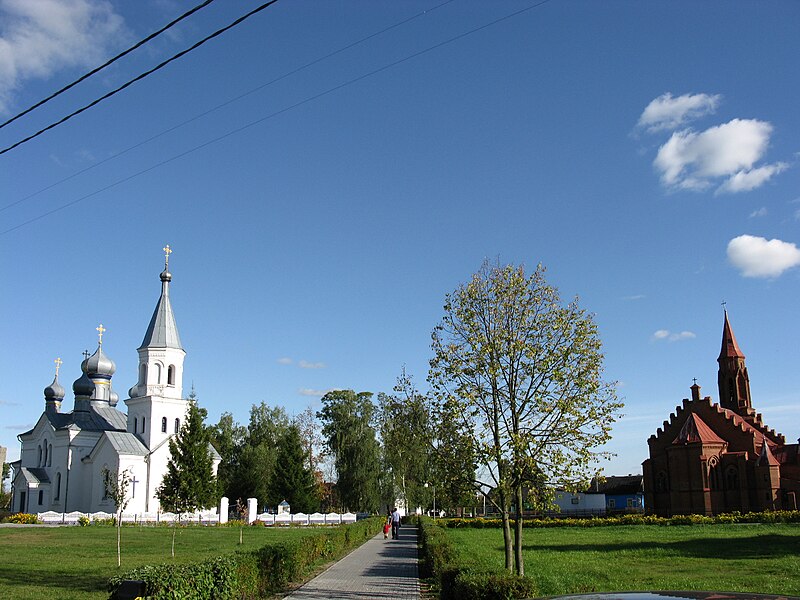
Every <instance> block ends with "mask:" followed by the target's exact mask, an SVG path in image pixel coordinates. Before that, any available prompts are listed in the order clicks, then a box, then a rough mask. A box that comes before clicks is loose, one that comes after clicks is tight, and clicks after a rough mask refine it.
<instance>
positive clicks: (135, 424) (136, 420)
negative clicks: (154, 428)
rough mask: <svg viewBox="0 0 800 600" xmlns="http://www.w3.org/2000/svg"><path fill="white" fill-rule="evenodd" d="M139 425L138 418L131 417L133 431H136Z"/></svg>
mask: <svg viewBox="0 0 800 600" xmlns="http://www.w3.org/2000/svg"><path fill="white" fill-rule="evenodd" d="M138 426H139V420H138V419H137V418H136V417H133V433H136V429H137V428H138Z"/></svg>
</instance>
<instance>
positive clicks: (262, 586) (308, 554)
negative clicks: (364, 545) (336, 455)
mask: <svg viewBox="0 0 800 600" xmlns="http://www.w3.org/2000/svg"><path fill="white" fill-rule="evenodd" d="M382 524H383V517H376V518H371V519H365V520H363V521H359V522H358V523H355V524H353V525H345V526H341V527H336V528H333V529H322V528H320V529H319V530H318V533H317V534H316V535H313V536H308V537H304V538H301V539H296V540H286V541H284V542H281V543H279V544H275V545H272V546H264V547H263V548H259V549H258V550H253V551H246V552H234V553H232V554H229V555H225V556H220V557H218V558H215V559H213V560H208V561H204V562H200V563H194V564H188V565H175V564H167V565H159V566H144V567H139V568H137V569H133V570H132V571H128V572H127V573H124V574H123V575H121V576H119V577H114V578H113V579H111V580H110V581H109V584H108V590H109V592H110V593H111V598H116V594H117V590H118V589H119V586H120V585H121V583H122V581H124V580H127V579H135V580H141V581H144V582H145V587H146V595H147V597H148V599H152V600H161V599H174V598H197V599H203V600H204V599H206V598H208V599H217V598H219V599H220V600H226V599H228V598H237V599H251V598H261V597H264V596H268V595H270V594H272V593H274V592H276V591H279V590H281V589H282V588H284V587H285V586H286V584H287V583H289V582H291V581H297V580H298V579H300V578H301V577H302V576H303V575H304V574H305V573H306V572H307V571H308V569H309V567H310V566H311V565H313V564H314V563H315V562H316V561H318V560H320V559H331V558H334V557H335V556H337V555H339V554H341V553H343V552H344V551H345V550H348V549H350V548H352V547H353V546H356V545H358V544H360V543H361V542H363V541H365V540H367V539H369V538H371V537H372V536H373V535H375V534H376V533H377V532H378V530H379V527H380V526H381V525H382Z"/></svg>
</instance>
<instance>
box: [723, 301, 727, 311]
mask: <svg viewBox="0 0 800 600" xmlns="http://www.w3.org/2000/svg"><path fill="white" fill-rule="evenodd" d="M722 310H728V303H727V302H725V300H723V301H722Z"/></svg>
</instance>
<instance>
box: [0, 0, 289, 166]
mask: <svg viewBox="0 0 800 600" xmlns="http://www.w3.org/2000/svg"><path fill="white" fill-rule="evenodd" d="M277 1H278V0H270V1H269V2H265V3H264V4H262V5H261V6H258V7H256V8H254V9H253V10H251V11H250V12H248V13H247V14H245V15H243V16H241V17H239V18H238V19H236V20H235V21H233V22H232V23H231V24H229V25H226V26H225V27H223V28H222V29H218V30H217V31H215V32H214V33H212V34H211V35H208V36H206V37H204V38H203V39H202V40H200V41H199V42H196V43H195V44H192V45H191V46H190V47H189V48H186V49H185V50H181V51H180V52H178V53H177V54H175V55H174V56H172V57H171V58H168V59H167V60H165V61H163V62H161V63H159V64H158V65H156V66H155V67H153V68H152V69H150V70H148V71H145V72H144V73H141V74H140V75H137V76H136V77H134V78H133V79H131V80H129V81H127V82H126V83H124V84H122V85H121V86H119V87H118V88H116V89H113V90H111V91H110V92H108V93H107V94H104V95H103V96H100V97H99V98H98V99H97V100H94V101H92V102H90V103H89V104H87V105H86V106H83V107H82V108H79V109H78V110H76V111H74V112H71V113H70V114H68V115H67V116H66V117H63V118H61V119H59V120H58V121H55V122H53V123H51V124H50V125H48V126H47V127H44V128H42V129H40V130H39V131H37V132H36V133H34V134H31V135H29V136H28V137H26V138H24V139H21V140H19V141H18V142H15V143H14V144H12V145H10V146H7V147H6V148H3V149H2V150H0V154H5V153H6V152H8V151H9V150H13V149H14V148H16V147H17V146H21V145H22V144H24V143H25V142H29V141H31V140H32V139H34V138H36V137H39V136H40V135H42V134H43V133H45V132H46V131H49V130H50V129H53V128H54V127H58V126H59V125H61V124H62V123H65V122H66V121H69V120H70V119H71V118H72V117H75V116H77V115H79V114H81V113H82V112H84V111H86V110H88V109H90V108H92V107H93V106H97V105H98V104H100V103H101V102H102V101H103V100H107V99H108V98H110V97H111V96H113V95H115V94H117V93H119V92H121V91H122V90H124V89H125V88H127V87H130V86H131V85H133V84H134V83H136V82H137V81H140V80H142V79H144V78H145V77H147V76H148V75H152V74H153V73H155V72H156V71H158V70H159V69H162V68H163V67H165V66H167V65H168V64H169V63H171V62H173V61H175V60H178V59H179V58H181V57H182V56H185V55H186V54H188V53H189V52H191V51H192V50H196V49H197V48H199V47H200V46H202V45H203V44H205V43H206V42H208V41H209V40H212V39H213V38H215V37H217V36H219V35H222V34H223V33H225V32H226V31H228V30H229V29H232V28H233V27H236V26H237V25H239V24H240V23H241V22H242V21H244V20H245V19H248V18H250V17H252V16H253V15H254V14H256V13H259V12H261V11H262V10H264V9H265V8H268V7H270V6H272V5H273V4H275V3H276V2H277Z"/></svg>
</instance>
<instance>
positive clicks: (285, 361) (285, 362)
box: [278, 356, 294, 365]
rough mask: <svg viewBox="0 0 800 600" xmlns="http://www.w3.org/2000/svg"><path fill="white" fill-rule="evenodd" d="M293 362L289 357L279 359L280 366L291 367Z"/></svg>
mask: <svg viewBox="0 0 800 600" xmlns="http://www.w3.org/2000/svg"><path fill="white" fill-rule="evenodd" d="M293 362H294V361H293V360H292V359H291V358H289V357H288V356H284V357H282V358H279V359H278V364H279V365H290V364H292V363H293Z"/></svg>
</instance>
